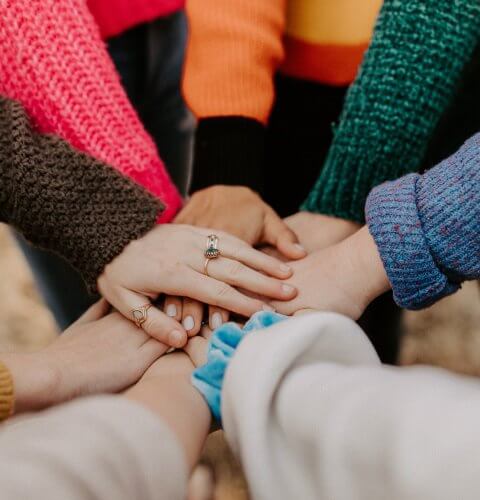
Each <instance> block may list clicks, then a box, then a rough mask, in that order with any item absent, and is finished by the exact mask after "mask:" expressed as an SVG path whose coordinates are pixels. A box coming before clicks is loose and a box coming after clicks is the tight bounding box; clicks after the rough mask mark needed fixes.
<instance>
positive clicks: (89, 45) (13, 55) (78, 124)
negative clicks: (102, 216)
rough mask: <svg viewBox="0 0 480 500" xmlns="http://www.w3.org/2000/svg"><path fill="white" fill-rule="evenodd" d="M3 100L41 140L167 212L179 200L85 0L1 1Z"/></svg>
mask: <svg viewBox="0 0 480 500" xmlns="http://www.w3.org/2000/svg"><path fill="white" fill-rule="evenodd" d="M0 75H1V78H0V94H3V95H5V96H6V97H9V98H11V99H15V100H17V101H19V102H21V104H22V105H23V106H24V107H25V109H26V110H27V112H28V113H29V115H30V117H31V118H32V121H33V123H34V124H35V125H36V126H37V127H38V130H39V131H41V132H43V133H55V134H56V135H59V136H60V137H62V138H63V139H65V140H66V141H68V142H69V143H70V144H71V145H72V146H74V147H76V148H77V149H79V150H81V151H84V152H86V153H88V154H90V155H92V156H93V157H95V158H97V159H99V160H101V161H103V162H105V163H108V164H110V165H111V166H113V167H115V168H116V169H117V170H119V171H120V172H122V173H123V174H124V175H127V176H128V177H130V178H132V179H133V180H134V181H136V182H137V183H139V184H141V185H142V186H144V187H145V188H146V189H148V190H149V191H150V192H151V193H152V194H154V195H155V196H157V197H158V198H160V199H161V201H162V202H163V203H164V205H165V210H164V212H163V213H162V215H161V217H160V219H159V222H168V221H169V220H171V219H172V218H173V216H174V215H175V213H176V212H177V210H178V209H179V207H180V205H181V198H180V195H179V194H178V192H177V190H176V188H175V186H174V185H173V183H172V181H171V180H170V178H169V176H168V173H167V172H166V170H165V166H164V165H163V163H162V161H161V160H160V158H159V156H158V153H157V150H156V147H155V145H154V143H153V141H152V139H151V137H150V136H149V135H148V134H147V132H146V131H145V129H144V128H143V126H142V124H141V122H140V120H139V118H138V116H137V114H136V113H135V111H134V109H133V107H132V105H131V104H130V102H129V100H128V98H127V96H126V94H125V92H124V90H123V88H122V86H121V83H120V79H119V77H118V75H117V73H116V71H115V68H114V66H113V63H112V61H111V60H110V57H109V55H108V52H107V51H106V49H105V46H104V43H103V42H102V40H101V37H100V33H99V30H98V28H97V26H96V24H95V21H94V19H93V17H92V16H91V14H90V12H89V11H88V9H87V7H86V2H85V1H84V0H1V1H0Z"/></svg>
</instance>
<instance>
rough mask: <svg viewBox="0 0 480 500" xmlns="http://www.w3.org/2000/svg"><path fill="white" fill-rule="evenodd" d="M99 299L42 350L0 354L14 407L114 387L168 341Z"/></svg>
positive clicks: (136, 374) (136, 373)
mask: <svg viewBox="0 0 480 500" xmlns="http://www.w3.org/2000/svg"><path fill="white" fill-rule="evenodd" d="M109 307H110V306H109V305H108V304H107V302H106V301H104V300H102V301H100V302H98V303H97V304H95V305H94V306H92V307H91V308H90V309H89V310H88V311H87V312H86V313H85V314H84V315H83V316H82V317H81V318H80V319H79V320H78V321H77V322H76V323H74V324H73V325H72V326H71V327H70V328H68V329H67V330H66V331H65V332H64V333H63V334H62V335H61V336H59V337H58V338H57V339H56V340H55V341H54V342H53V343H52V344H50V345H49V346H48V347H47V348H45V349H43V350H42V351H39V352H35V353H28V354H6V355H2V361H3V362H4V363H5V364H6V365H7V366H8V368H9V369H10V371H11V372H12V376H13V380H14V384H15V396H16V398H15V399H16V411H19V412H20V411H27V410H34V409H40V408H44V407H47V406H51V405H54V404H58V403H61V402H63V401H67V400H69V399H72V398H74V397H78V396H86V395H89V394H97V393H104V392H110V393H113V392H117V391H120V390H123V389H125V388H126V387H128V386H130V385H132V384H133V383H135V382H137V380H138V379H139V378H140V377H141V376H142V375H143V374H144V372H145V371H146V370H147V368H148V367H149V366H150V365H151V364H152V363H153V362H154V361H155V360H156V359H158V358H159V357H160V356H161V355H162V354H163V353H165V352H166V350H167V349H168V346H166V345H164V344H161V343H160V342H158V341H157V340H155V339H152V338H151V337H150V336H149V335H148V334H147V333H145V332H144V331H143V330H141V329H139V328H137V327H136V326H135V325H134V324H133V323H132V322H131V321H128V320H126V319H125V318H123V317H122V316H121V315H120V314H118V313H112V314H108V315H106V316H105V314H106V312H107V311H108V309H109Z"/></svg>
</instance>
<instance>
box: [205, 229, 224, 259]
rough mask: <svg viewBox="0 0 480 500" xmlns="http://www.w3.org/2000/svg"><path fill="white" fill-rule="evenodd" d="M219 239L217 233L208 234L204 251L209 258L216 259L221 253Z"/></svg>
mask: <svg viewBox="0 0 480 500" xmlns="http://www.w3.org/2000/svg"><path fill="white" fill-rule="evenodd" d="M218 241H219V240H218V236H217V235H216V234H210V235H208V236H207V248H206V249H205V251H204V252H203V254H204V255H205V257H206V258H207V260H208V259H216V258H217V257H218V256H219V255H220V250H219V248H218Z"/></svg>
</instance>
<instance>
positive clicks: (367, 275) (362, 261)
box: [272, 227, 390, 319]
mask: <svg viewBox="0 0 480 500" xmlns="http://www.w3.org/2000/svg"><path fill="white" fill-rule="evenodd" d="M291 265H292V267H293V269H294V274H293V276H292V277H291V278H290V279H289V280H288V282H289V283H291V284H293V285H295V286H296V287H297V288H298V290H299V293H298V295H297V297H295V299H293V300H291V301H289V302H286V303H282V302H279V301H273V302H272V306H273V307H274V308H275V309H276V310H277V311H278V312H280V313H282V314H287V315H292V314H294V313H296V312H298V311H302V310H305V309H315V310H320V311H335V312H338V313H341V314H344V315H346V316H349V317H350V318H352V319H358V318H359V317H360V316H361V314H362V313H363V311H364V310H365V308H366V307H367V305H368V304H369V303H370V302H371V301H372V300H373V299H374V298H376V297H378V296H379V295H381V294H382V293H384V292H386V291H387V290H389V288H390V284H389V282H388V278H387V275H386V273H385V270H384V267H383V263H382V260H381V258H380V255H379V253H378V250H377V247H376V245H375V242H374V240H373V238H372V236H371V235H370V233H369V232H368V228H367V227H364V228H362V229H361V230H360V231H357V232H356V233H354V234H353V235H352V236H350V237H348V238H346V239H344V240H343V241H341V242H340V243H337V244H336V245H332V246H329V247H326V248H324V249H322V250H318V251H316V252H314V253H312V254H310V255H309V256H308V257H306V258H305V259H303V260H301V261H298V262H293V263H291Z"/></svg>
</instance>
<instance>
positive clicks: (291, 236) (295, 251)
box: [263, 210, 307, 260]
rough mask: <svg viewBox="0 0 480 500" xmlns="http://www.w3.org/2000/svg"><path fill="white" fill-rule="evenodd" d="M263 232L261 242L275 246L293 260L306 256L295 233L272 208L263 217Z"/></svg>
mask: <svg viewBox="0 0 480 500" xmlns="http://www.w3.org/2000/svg"><path fill="white" fill-rule="evenodd" d="M263 234H264V237H263V243H268V244H270V245H272V246H274V247H276V248H277V249H278V251H279V252H280V253H281V254H283V255H285V257H288V258H289V259H293V260H296V259H303V258H304V257H306V255H307V252H306V250H305V249H304V248H303V247H302V246H301V245H300V243H299V242H298V238H297V235H296V234H295V233H294V232H293V231H292V230H291V229H290V228H289V227H288V226H287V224H285V222H284V221H283V220H282V219H280V217H279V216H278V215H277V214H276V213H275V212H274V211H273V210H272V211H271V213H269V214H268V215H267V216H266V217H265V224H264V230H263Z"/></svg>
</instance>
